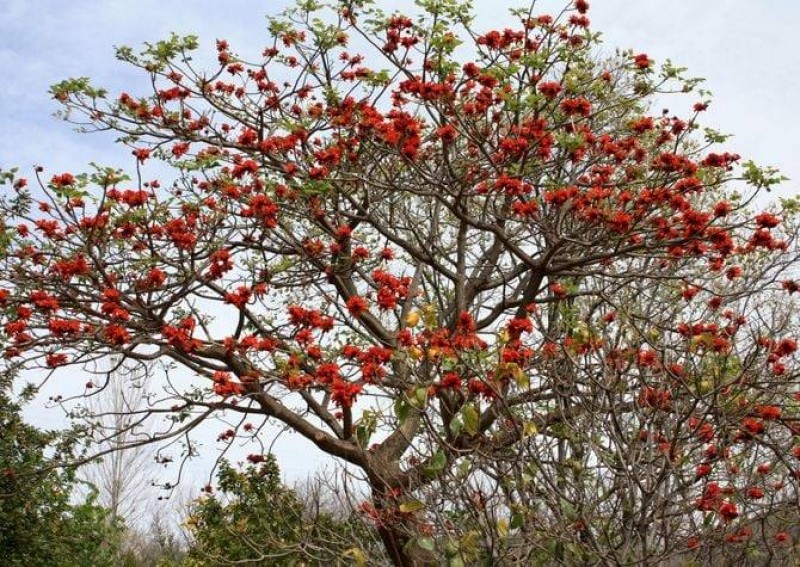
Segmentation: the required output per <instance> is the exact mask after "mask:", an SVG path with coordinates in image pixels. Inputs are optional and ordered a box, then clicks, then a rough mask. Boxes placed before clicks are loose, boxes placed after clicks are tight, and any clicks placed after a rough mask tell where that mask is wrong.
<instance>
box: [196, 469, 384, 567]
mask: <svg viewBox="0 0 800 567" xmlns="http://www.w3.org/2000/svg"><path fill="white" fill-rule="evenodd" d="M254 460H257V459H254ZM217 482H218V486H219V492H218V493H215V494H213V495H211V494H209V495H207V496H205V497H203V498H201V499H200V500H198V501H197V503H196V506H195V507H194V509H193V510H192V513H191V514H190V516H189V517H188V518H187V519H186V525H187V526H188V528H189V533H190V536H191V537H192V545H191V546H190V549H189V553H188V555H187V557H186V560H185V564H186V565H228V564H234V563H235V562H239V563H242V562H246V563H247V562H249V563H250V564H253V565H256V564H269V565H276V566H278V565H298V564H300V563H305V564H309V563H310V564H313V565H336V564H340V563H341V564H361V565H364V564H366V561H367V559H368V557H371V559H372V560H373V562H374V564H379V563H380V562H381V560H383V561H385V557H384V556H382V555H381V553H380V546H379V545H378V547H377V548H376V544H379V540H378V538H377V534H376V533H375V532H374V530H373V529H372V528H371V527H369V526H367V525H366V524H365V523H364V521H363V519H362V518H359V517H358V516H356V515H354V514H355V513H354V512H353V511H352V510H350V509H347V510H344V511H340V512H344V515H342V514H341V513H339V514H337V513H336V511H334V510H326V509H325V508H326V507H325V506H324V499H322V498H320V495H319V494H314V495H312V498H311V500H310V501H308V502H304V501H303V500H302V499H301V498H300V497H299V495H298V494H296V493H295V491H294V490H292V489H290V488H287V487H285V486H283V484H282V483H281V479H280V471H279V469H278V465H277V463H276V461H275V458H274V456H272V455H267V456H266V457H264V461H263V462H261V463H258V464H251V465H249V466H247V467H246V468H245V469H244V470H236V469H235V468H234V467H233V466H231V465H230V464H229V463H227V462H224V461H223V462H222V464H221V465H220V468H219V470H218V472H217Z"/></svg>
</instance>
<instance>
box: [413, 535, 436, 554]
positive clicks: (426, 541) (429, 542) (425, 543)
mask: <svg viewBox="0 0 800 567" xmlns="http://www.w3.org/2000/svg"><path fill="white" fill-rule="evenodd" d="M417 546H419V547H420V548H422V549H424V550H426V551H433V550H434V549H436V542H434V541H433V538H430V537H420V538H417Z"/></svg>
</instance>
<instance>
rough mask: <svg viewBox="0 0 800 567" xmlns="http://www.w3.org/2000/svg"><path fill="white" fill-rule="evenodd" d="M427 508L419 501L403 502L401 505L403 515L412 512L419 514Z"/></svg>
mask: <svg viewBox="0 0 800 567" xmlns="http://www.w3.org/2000/svg"><path fill="white" fill-rule="evenodd" d="M423 508H425V504H423V503H422V502H420V501H419V500H409V501H408V502H403V503H402V504H400V511H401V512H402V513H403V514H408V513H410V512H418V511H419V510H422V509H423Z"/></svg>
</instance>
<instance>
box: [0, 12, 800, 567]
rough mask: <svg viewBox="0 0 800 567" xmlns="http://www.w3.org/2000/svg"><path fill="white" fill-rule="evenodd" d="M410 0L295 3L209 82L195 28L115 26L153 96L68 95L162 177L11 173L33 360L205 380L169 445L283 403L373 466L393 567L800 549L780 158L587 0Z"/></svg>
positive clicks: (291, 415) (7, 282)
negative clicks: (753, 153) (596, 21)
mask: <svg viewBox="0 0 800 567" xmlns="http://www.w3.org/2000/svg"><path fill="white" fill-rule="evenodd" d="M418 6H419V12H420V13H419V14H418V15H417V16H415V17H414V18H411V17H407V16H403V15H400V14H392V15H386V14H383V13H382V12H381V11H380V10H379V9H377V8H376V7H375V6H374V5H373V3H371V2H369V1H361V0H359V1H356V0H353V1H343V2H337V3H332V4H331V5H327V4H325V3H322V2H313V1H312V2H300V3H299V4H298V6H297V8H296V9H294V10H290V11H289V12H287V13H286V14H285V15H284V16H283V17H281V18H277V19H273V20H272V21H271V23H270V35H271V39H270V41H269V42H268V45H267V47H266V48H265V49H264V51H263V52H262V53H261V54H260V55H258V56H256V57H255V58H254V59H253V60H247V59H245V58H243V57H239V56H238V55H236V54H235V53H234V52H233V50H232V48H231V46H230V45H229V44H228V43H227V42H226V41H224V40H219V41H218V42H217V60H218V66H217V67H216V68H214V69H212V70H210V71H208V72H204V71H200V70H198V69H197V68H196V67H195V63H194V62H193V61H192V59H191V56H192V55H191V53H192V52H193V51H194V50H196V49H197V47H198V42H197V40H196V38H194V37H177V36H174V37H172V38H170V39H169V40H166V41H162V42H158V43H155V44H150V45H147V46H146V48H145V49H144V50H143V51H142V52H141V53H138V54H137V53H135V52H134V51H133V50H132V49H130V48H121V49H120V50H119V51H118V56H119V58H120V59H122V60H123V61H125V62H128V63H130V64H132V65H134V66H136V67H138V68H140V69H142V70H143V71H144V72H145V73H146V74H147V75H148V77H149V78H150V79H151V82H152V85H153V90H152V92H149V93H147V94H145V95H141V96H138V95H137V96H132V95H130V94H127V93H123V94H121V95H119V96H118V97H109V96H108V93H106V92H105V91H104V90H102V89H99V88H96V87H94V86H92V85H91V83H90V82H89V81H88V80H87V79H71V80H67V81H64V82H62V83H60V84H58V85H55V86H54V87H53V95H54V97H55V98H56V99H57V100H59V101H60V102H61V103H63V104H64V105H65V116H66V117H67V118H68V119H69V120H71V121H73V122H74V123H76V124H79V125H80V127H81V128H84V129H86V130H112V131H115V132H117V133H119V134H120V135H121V136H122V138H121V139H122V141H123V142H125V143H128V144H130V145H131V146H132V147H133V153H134V155H135V156H136V159H137V162H138V167H137V176H136V179H135V180H133V181H131V180H130V179H129V178H127V177H125V176H124V175H123V174H122V173H121V172H117V171H111V170H106V169H99V170H98V171H96V172H95V173H94V174H91V175H73V174H71V173H62V174H57V175H54V176H52V177H50V176H43V175H38V176H37V179H38V186H37V187H36V188H35V189H34V191H35V194H36V196H35V197H34V193H32V192H30V191H29V190H28V189H26V187H25V182H24V181H22V180H16V181H14V180H12V183H13V184H14V185H13V186H14V187H15V188H16V190H17V192H16V194H15V195H11V196H9V197H8V198H7V199H6V200H5V201H4V204H3V205H2V209H1V210H2V211H3V217H4V223H5V227H6V228H5V232H4V242H5V250H6V257H5V259H4V261H3V264H2V265H0V281H2V282H3V286H4V287H3V297H2V301H3V302H4V305H5V309H6V313H5V317H6V323H5V331H6V336H7V340H8V347H7V350H6V357H7V360H8V364H9V365H12V366H18V367H20V368H38V369H40V370H46V371H48V372H50V371H52V372H53V373H54V374H55V373H58V368H60V367H62V366H65V365H80V364H84V365H85V364H91V363H93V362H94V361H96V360H99V359H102V358H105V357H108V356H112V355H114V356H119V357H122V358H123V359H129V360H137V361H154V360H164V361H169V362H170V363H171V364H173V365H175V366H176V367H181V368H183V369H185V370H188V371H190V372H191V373H192V374H193V375H195V376H196V380H195V381H194V382H192V383H191V385H189V386H187V387H183V386H181V383H180V381H178V380H176V381H171V382H170V383H169V385H168V387H167V390H166V392H167V394H168V395H167V398H169V399H163V400H162V402H161V403H160V404H156V405H155V406H154V407H151V408H149V409H148V412H147V413H149V414H152V415H159V414H160V415H166V416H169V418H168V419H170V420H171V424H172V427H171V428H170V429H169V430H163V429H162V430H159V432H158V433H156V434H154V435H153V436H152V438H153V441H160V440H166V439H171V438H176V437H182V436H188V435H189V434H190V433H191V431H192V430H193V429H194V428H195V427H197V426H198V425H199V424H200V423H202V422H203V421H204V420H206V419H207V418H208V417H209V416H211V415H212V414H214V413H218V412H227V413H228V415H238V416H241V426H240V427H238V428H231V429H230V430H227V431H224V432H222V434H221V439H223V440H233V439H234V438H236V437H237V436H241V437H244V438H248V437H250V438H256V439H257V438H258V437H259V428H260V424H259V423H253V421H258V420H259V419H261V420H275V421H277V422H280V423H282V424H283V425H284V426H285V427H286V428H288V429H290V430H293V431H295V432H297V433H298V434H300V435H302V436H304V437H305V438H307V439H308V440H310V441H311V442H313V443H314V444H315V445H316V446H317V447H319V449H321V450H322V451H323V452H325V453H327V454H329V455H331V456H333V457H336V458H338V459H340V460H341V461H344V462H346V463H349V464H350V465H351V466H352V467H353V468H354V469H355V470H360V471H361V474H362V475H363V479H364V481H365V482H366V483H367V484H368V485H369V487H370V491H371V501H370V502H369V503H367V504H366V505H365V506H364V511H365V513H367V514H368V515H369V516H370V517H371V518H372V519H373V521H374V522H375V524H376V527H377V529H378V531H379V533H380V536H381V539H382V541H383V544H384V547H385V549H386V552H387V554H388V555H389V557H390V558H391V560H392V561H393V562H394V563H395V564H398V565H415V564H423V563H426V562H431V561H433V560H434V558H436V559H437V560H438V559H440V558H441V560H442V561H445V560H446V561H448V562H450V563H451V564H459V562H460V563H469V562H470V561H476V560H478V558H484V559H485V560H486V561H487V562H490V563H491V562H495V563H497V562H502V561H512V560H519V561H534V562H539V563H557V564H558V563H560V564H568V565H572V564H576V563H611V564H618V563H635V562H650V563H652V562H656V561H663V560H667V558H669V557H671V556H675V555H677V554H684V553H685V552H686V549H687V548H688V549H690V550H691V551H692V553H696V554H698V556H700V555H701V554H702V553H703V550H704V549H708V546H709V545H712V544H713V543H714V542H716V541H723V542H725V543H726V544H728V545H730V546H732V547H733V548H735V549H742V548H746V549H752V550H756V551H758V552H760V553H764V554H774V551H773V550H774V549H776V548H778V549H779V548H780V547H781V546H786V545H788V544H789V540H790V534H788V533H787V532H785V531H784V530H781V529H776V530H773V531H774V533H772V531H771V532H770V533H766V532H765V533H756V532H755V531H754V530H753V529H752V526H753V525H754V524H753V522H754V521H755V520H757V519H758V518H760V517H764V516H769V517H771V518H776V519H777V518H780V514H777V512H778V511H779V510H784V509H787V508H791V507H794V508H796V507H797V505H798V504H797V488H798V486H797V483H798V473H797V461H796V459H797V458H798V455H800V452H798V447H797V445H796V438H797V433H798V424H797V412H798V397H797V396H798V395H797V370H796V367H795V362H794V355H795V352H796V349H797V343H796V339H795V338H794V336H793V335H794V330H795V328H796V321H795V318H794V314H795V312H796V310H795V306H794V304H793V301H792V300H793V296H792V294H793V293H794V292H795V291H797V290H798V289H800V287H798V284H796V283H795V282H794V281H793V280H792V279H791V277H790V269H791V268H792V266H793V265H794V263H795V262H796V259H797V247H796V238H797V222H796V210H797V203H796V202H795V201H793V200H789V201H785V202H782V203H775V204H774V205H773V206H772V208H771V209H770V210H766V211H763V212H758V211H756V210H753V208H754V206H755V204H757V203H760V202H759V201H757V200H756V198H757V195H758V193H759V191H760V190H762V189H765V188H766V189H768V188H769V187H770V186H771V185H774V184H775V183H778V182H779V181H780V180H781V178H780V177H779V176H778V175H777V174H776V173H775V171H774V170H772V169H770V168H766V169H761V168H758V167H757V166H756V165H754V164H752V163H750V162H744V163H742V160H741V158H740V157H739V156H738V155H737V154H734V153H731V152H730V151H723V148H718V147H715V146H718V145H719V144H722V143H725V141H726V137H725V136H723V135H722V134H720V133H718V132H715V131H713V130H710V129H703V128H701V127H700V125H699V122H698V120H699V116H700V114H701V113H702V112H703V111H704V110H705V109H706V107H707V105H708V104H709V100H708V93H706V92H705V91H702V90H698V89H697V87H698V84H699V79H693V78H689V77H687V76H685V71H684V70H683V69H680V68H678V67H676V66H675V65H673V64H671V63H670V62H666V63H665V64H664V65H662V66H660V67H657V66H656V64H655V62H654V61H652V60H651V59H650V58H649V57H648V56H647V55H646V54H636V53H635V52H629V51H624V52H619V53H617V55H615V56H613V57H610V58H608V59H599V58H598V56H597V52H598V48H599V46H600V43H599V36H598V34H596V33H594V32H592V31H590V29H589V19H588V16H587V11H588V3H587V2H585V1H584V0H578V1H576V2H575V3H574V4H573V5H571V6H570V7H569V8H568V9H566V10H564V11H563V12H562V13H561V14H559V15H557V16H556V17H551V16H548V15H542V14H538V13H537V12H536V10H535V5H531V6H530V7H529V8H526V9H523V10H519V11H517V12H515V15H516V17H517V20H518V23H517V25H516V26H515V27H514V28H510V29H506V30H490V31H484V30H476V29H475V27H474V24H473V22H472V21H471V18H470V9H469V5H468V3H465V2H456V1H450V0H423V1H421V2H419V3H418ZM354 49H355V50H360V49H363V50H364V51H365V53H366V54H367V55H360V54H356V53H355V52H354V51H353V50H354ZM692 92H694V93H695V96H696V97H697V98H694V99H692V100H691V101H689V104H690V105H691V103H694V105H693V106H692V107H691V110H689V111H688V112H687V113H686V116H685V117H683V118H681V117H679V116H678V115H677V114H673V113H671V112H670V111H666V112H662V113H658V112H656V113H653V112H652V109H651V106H652V104H653V103H655V102H661V101H663V100H665V98H664V97H666V95H669V94H672V93H692ZM153 159H159V160H162V161H164V162H166V163H168V164H171V165H173V166H174V167H175V171H176V172H177V173H178V176H177V179H176V180H175V181H174V182H173V183H171V184H169V183H166V182H164V183H163V184H162V183H161V182H159V181H157V180H145V179H146V178H145V177H144V175H145V173H144V172H145V171H147V170H146V168H145V167H144V166H145V165H146V163H147V162H148V160H153ZM37 201H38V203H37ZM54 275H56V276H57V277H55V278H54V277H53V276H54ZM468 489H471V490H472V494H471V495H469V496H470V497H471V498H473V500H474V501H475V505H474V506H473V507H472V508H469V507H466V506H464V502H465V501H464V500H463V499H462V500H461V501H458V500H457V499H454V495H457V494H459V493H461V494H464V491H465V490H468ZM487 498H489V500H492V502H490V503H489V504H491V505H485V504H486V503H485V501H486V500H487ZM484 511H486V513H484ZM459 514H462V516H460V515H459ZM463 514H470V515H472V517H473V519H474V522H473V523H472V524H464V523H461V522H460V519H461V518H462V517H463ZM513 547H516V549H512V548H513Z"/></svg>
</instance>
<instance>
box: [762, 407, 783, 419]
mask: <svg viewBox="0 0 800 567" xmlns="http://www.w3.org/2000/svg"><path fill="white" fill-rule="evenodd" d="M756 413H758V415H759V416H760V417H761V419H763V420H766V421H770V420H774V419H780V417H781V408H780V407H778V406H756Z"/></svg>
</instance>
